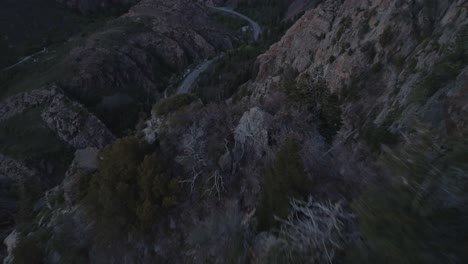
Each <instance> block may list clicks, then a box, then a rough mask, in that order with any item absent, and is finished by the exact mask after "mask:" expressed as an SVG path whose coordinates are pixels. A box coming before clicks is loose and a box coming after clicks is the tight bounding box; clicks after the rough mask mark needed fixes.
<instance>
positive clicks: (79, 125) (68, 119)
mask: <svg viewBox="0 0 468 264" xmlns="http://www.w3.org/2000/svg"><path fill="white" fill-rule="evenodd" d="M41 116H42V118H43V120H44V122H45V123H46V124H47V125H48V126H49V127H50V128H51V129H52V130H53V131H55V132H56V133H57V135H58V136H59V137H60V138H62V139H63V140H64V141H65V142H67V143H68V144H70V145H71V146H73V147H74V148H77V149H81V148H86V147H98V148H101V147H103V146H105V145H107V144H109V143H111V142H112V141H113V140H114V139H115V137H114V135H112V133H111V132H110V131H109V130H108V129H107V128H106V126H105V125H104V124H103V123H102V122H101V121H100V120H99V119H98V118H97V117H95V116H94V115H92V114H91V113H89V112H88V111H87V110H86V109H85V108H83V107H82V106H81V105H80V104H78V103H75V102H72V101H70V100H69V99H68V98H66V97H65V96H64V95H57V96H55V97H54V98H53V99H52V101H51V102H50V104H49V106H48V107H47V108H46V109H45V110H44V112H42V114H41Z"/></svg>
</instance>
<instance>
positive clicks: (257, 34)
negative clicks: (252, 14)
mask: <svg viewBox="0 0 468 264" xmlns="http://www.w3.org/2000/svg"><path fill="white" fill-rule="evenodd" d="M210 8H211V9H214V10H217V11H221V12H225V13H229V14H231V15H235V16H238V17H240V18H242V19H244V20H246V21H247V22H249V24H250V26H251V27H252V34H253V39H254V40H255V41H257V40H258V38H259V37H260V35H261V34H262V27H260V25H259V24H258V23H257V22H255V21H253V20H252V19H250V18H249V17H247V16H244V15H243V14H241V13H238V12H236V11H234V10H232V9H229V8H227V7H216V6H210Z"/></svg>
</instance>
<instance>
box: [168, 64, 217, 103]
mask: <svg viewBox="0 0 468 264" xmlns="http://www.w3.org/2000/svg"><path fill="white" fill-rule="evenodd" d="M220 57H221V56H218V57H215V58H213V59H211V60H206V61H204V62H202V63H200V64H198V65H197V67H195V69H193V70H192V71H191V72H190V73H189V74H188V75H187V76H186V77H185V79H184V81H183V82H182V84H181V85H180V86H179V87H178V88H177V92H176V94H183V93H188V92H189V90H190V88H191V87H192V85H193V83H194V82H195V81H196V80H197V79H198V76H200V74H201V73H203V72H204V71H206V70H207V69H208V68H209V67H210V65H211V64H213V62H215V61H216V60H217V59H219V58H220Z"/></svg>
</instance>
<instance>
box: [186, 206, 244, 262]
mask: <svg viewBox="0 0 468 264" xmlns="http://www.w3.org/2000/svg"><path fill="white" fill-rule="evenodd" d="M242 215H243V214H242V213H241V212H240V211H239V209H238V208H237V207H235V206H228V207H227V208H225V209H224V210H220V211H216V212H214V213H213V214H212V215H210V216H208V217H207V219H206V220H204V221H203V222H201V223H200V224H197V225H196V226H195V227H194V228H193V229H192V230H191V231H190V234H189V236H188V237H187V240H186V248H187V251H189V252H194V253H195V254H194V255H192V258H193V259H194V261H193V263H226V264H241V263H246V261H247V257H248V249H249V245H248V241H249V230H248V225H245V224H243V219H242ZM213 253H214V254H213Z"/></svg>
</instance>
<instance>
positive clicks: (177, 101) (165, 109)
mask: <svg viewBox="0 0 468 264" xmlns="http://www.w3.org/2000/svg"><path fill="white" fill-rule="evenodd" d="M195 99H196V97H195V96H193V95H192V94H187V93H186V94H178V95H174V96H171V97H168V98H164V99H161V100H160V101H159V102H158V103H156V104H155V105H154V107H153V111H154V113H156V114H157V115H166V114H169V113H171V112H174V111H177V110H179V109H181V108H182V107H184V106H187V105H190V104H191V103H192V102H193V101H195Z"/></svg>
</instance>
